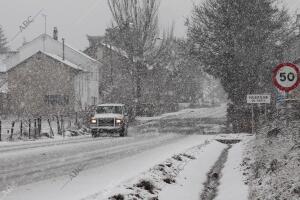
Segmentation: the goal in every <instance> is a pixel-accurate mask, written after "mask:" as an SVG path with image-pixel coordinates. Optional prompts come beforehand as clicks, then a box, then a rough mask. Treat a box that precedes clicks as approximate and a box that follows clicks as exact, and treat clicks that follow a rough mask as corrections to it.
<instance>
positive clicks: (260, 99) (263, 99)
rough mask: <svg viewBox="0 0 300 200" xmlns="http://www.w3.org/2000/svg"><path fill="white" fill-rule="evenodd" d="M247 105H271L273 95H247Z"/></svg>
mask: <svg viewBox="0 0 300 200" xmlns="http://www.w3.org/2000/svg"><path fill="white" fill-rule="evenodd" d="M247 103H253V104H259V103H267V104H270V103H271V95H269V94H249V95H247Z"/></svg>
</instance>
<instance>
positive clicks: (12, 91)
mask: <svg viewBox="0 0 300 200" xmlns="http://www.w3.org/2000/svg"><path fill="white" fill-rule="evenodd" d="M57 38H58V37H57V31H56V32H55V34H54V38H52V37H51V36H49V35H46V34H42V35H40V36H39V37H37V38H35V39H34V40H32V41H31V42H27V43H26V44H25V45H23V46H22V47H20V48H19V49H18V50H17V52H16V53H15V54H13V55H10V56H8V57H7V58H5V59H4V61H2V63H4V65H5V66H2V67H1V68H5V70H3V71H4V74H5V76H6V78H7V89H8V93H9V96H10V106H11V110H12V111H14V112H15V113H18V114H21V115H22V114H25V115H26V114H29V115H47V114H58V113H59V114H64V112H73V111H79V110H84V109H87V108H88V107H90V106H92V105H95V104H97V103H99V102H100V98H99V82H100V81H101V79H102V71H101V69H102V64H101V63H100V62H98V61H97V60H95V59H93V58H91V57H89V56H88V55H86V54H84V53H83V52H80V51H78V50H76V49H75V48H72V47H71V46H69V45H67V44H65V43H64V42H61V41H58V40H57Z"/></svg>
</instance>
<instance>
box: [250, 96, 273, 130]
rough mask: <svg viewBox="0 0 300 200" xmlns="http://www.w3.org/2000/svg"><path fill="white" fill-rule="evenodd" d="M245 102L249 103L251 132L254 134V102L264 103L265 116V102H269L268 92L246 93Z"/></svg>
mask: <svg viewBox="0 0 300 200" xmlns="http://www.w3.org/2000/svg"><path fill="white" fill-rule="evenodd" d="M247 103H248V104H251V116H252V117H251V118H252V119H251V120H252V122H251V123H252V134H254V132H255V131H254V127H255V120H254V117H255V116H254V104H265V117H266V118H267V104H270V103H271V95H270V94H250V95H247Z"/></svg>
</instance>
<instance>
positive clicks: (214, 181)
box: [200, 140, 241, 200]
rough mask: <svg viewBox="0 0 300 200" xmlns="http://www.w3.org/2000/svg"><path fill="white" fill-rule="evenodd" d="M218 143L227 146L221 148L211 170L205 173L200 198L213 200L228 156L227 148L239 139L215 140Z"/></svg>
mask: <svg viewBox="0 0 300 200" xmlns="http://www.w3.org/2000/svg"><path fill="white" fill-rule="evenodd" d="M216 141H218V142H220V143H223V144H227V148H225V149H224V150H223V152H222V153H221V155H220V156H219V158H218V160H217V161H216V162H215V164H214V165H213V167H212V168H211V170H210V171H209V172H208V174H207V180H206V181H205V183H204V184H203V185H204V189H203V192H202V193H201V195H200V199H201V200H213V199H215V197H216V196H217V193H218V187H219V185H220V180H221V177H222V170H223V168H224V166H225V163H226V161H227V158H228V154H229V150H230V149H231V148H232V146H233V145H234V144H237V143H239V142H240V141H241V140H216Z"/></svg>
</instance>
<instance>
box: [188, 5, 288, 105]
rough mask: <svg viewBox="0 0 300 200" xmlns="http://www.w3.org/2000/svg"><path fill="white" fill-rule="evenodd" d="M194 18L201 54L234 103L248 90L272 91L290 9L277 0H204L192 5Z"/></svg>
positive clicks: (193, 36)
mask: <svg viewBox="0 0 300 200" xmlns="http://www.w3.org/2000/svg"><path fill="white" fill-rule="evenodd" d="M190 21H191V22H189V25H188V26H189V29H188V36H189V39H190V40H191V41H192V42H193V43H196V44H197V46H199V48H198V49H197V52H196V54H197V56H198V57H199V59H200V61H201V63H203V65H204V66H205V70H206V71H207V72H208V73H210V74H211V75H213V76H214V77H216V78H218V79H220V81H221V84H222V85H223V87H224V89H225V91H226V92H227V93H228V97H229V99H230V100H231V101H232V102H233V103H234V104H235V105H240V104H245V99H246V95H247V94H252V93H255V92H268V91H267V88H271V69H272V68H273V67H274V66H275V65H276V64H277V63H278V60H277V59H276V50H277V49H278V41H281V38H282V37H283V35H284V32H285V30H287V29H285V27H286V26H287V25H288V21H289V17H288V15H287V12H286V10H284V9H280V8H278V6H277V5H276V1H275V0H250V1H243V0H206V1H205V2H204V3H203V4H200V5H195V6H194V9H193V14H192V19H191V20H190Z"/></svg>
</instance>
